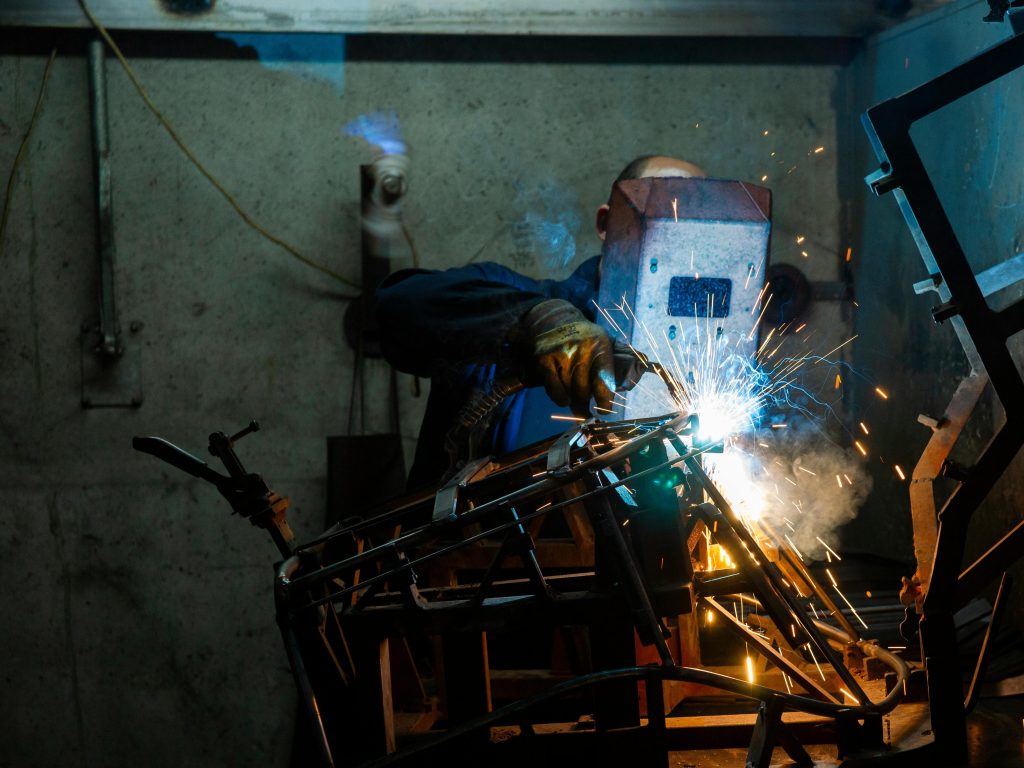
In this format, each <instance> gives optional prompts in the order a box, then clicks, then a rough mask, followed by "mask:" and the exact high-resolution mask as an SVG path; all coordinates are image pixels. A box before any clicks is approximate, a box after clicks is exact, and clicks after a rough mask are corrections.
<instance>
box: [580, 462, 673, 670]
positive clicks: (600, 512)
mask: <svg viewBox="0 0 1024 768" xmlns="http://www.w3.org/2000/svg"><path fill="white" fill-rule="evenodd" d="M598 478H599V479H598V482H600V476H598ZM594 517H595V518H596V522H597V523H598V526H599V527H600V528H602V529H604V534H605V538H606V540H607V541H608V542H609V543H610V544H611V545H612V548H613V550H614V554H615V565H616V567H617V570H618V572H619V578H621V579H622V580H623V582H625V583H624V584H623V588H624V589H626V590H628V591H629V592H632V593H633V597H634V599H635V600H637V601H638V602H639V605H640V612H641V613H642V615H643V618H644V621H645V622H646V623H647V625H648V626H649V627H650V630H651V637H652V639H653V640H654V647H655V648H657V649H658V656H659V657H660V658H661V663H662V664H665V665H669V666H671V665H672V664H674V663H675V661H674V660H673V658H672V652H671V651H669V649H668V643H666V642H665V635H664V633H663V632H662V626H661V621H660V620H659V619H658V617H657V615H656V614H655V613H654V606H653V605H651V596H650V595H649V594H648V593H647V586H646V585H645V584H644V582H643V579H642V578H641V577H640V572H639V571H638V570H637V567H636V559H635V558H634V557H633V553H632V552H630V551H629V545H627V544H626V539H625V537H624V536H623V535H622V529H621V528H620V527H619V521H618V520H617V519H616V517H615V510H614V509H612V504H611V502H610V501H608V497H607V496H601V497H599V498H598V499H597V511H596V513H594Z"/></svg>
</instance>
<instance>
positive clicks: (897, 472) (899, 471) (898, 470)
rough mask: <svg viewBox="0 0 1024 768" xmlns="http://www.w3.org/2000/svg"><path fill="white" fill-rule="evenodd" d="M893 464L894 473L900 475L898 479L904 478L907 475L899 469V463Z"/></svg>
mask: <svg viewBox="0 0 1024 768" xmlns="http://www.w3.org/2000/svg"><path fill="white" fill-rule="evenodd" d="M894 466H895V467H896V474H897V475H899V476H900V480H906V479H907V476H906V475H905V474H903V470H902V469H900V465H899V464H896V465H894Z"/></svg>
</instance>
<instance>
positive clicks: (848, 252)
mask: <svg viewBox="0 0 1024 768" xmlns="http://www.w3.org/2000/svg"><path fill="white" fill-rule="evenodd" d="M846 260H847V261H853V248H847V249H846Z"/></svg>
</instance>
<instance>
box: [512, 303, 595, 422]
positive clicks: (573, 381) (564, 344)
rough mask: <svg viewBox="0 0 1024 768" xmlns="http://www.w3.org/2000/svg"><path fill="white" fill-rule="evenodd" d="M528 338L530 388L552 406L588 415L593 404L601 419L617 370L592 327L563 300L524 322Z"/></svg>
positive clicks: (536, 311) (537, 308)
mask: <svg viewBox="0 0 1024 768" xmlns="http://www.w3.org/2000/svg"><path fill="white" fill-rule="evenodd" d="M521 326H522V331H523V332H524V335H525V337H526V339H525V340H526V347H527V350H526V351H527V355H528V361H527V377H526V382H525V383H526V384H527V385H528V386H536V385H537V384H541V385H543V387H544V389H545V391H546V392H547V393H548V397H550V398H551V399H552V400H553V401H554V402H556V403H557V404H558V405H561V406H566V405H569V406H571V407H572V410H573V413H575V414H576V415H577V416H589V415H590V400H591V398H593V399H594V401H595V402H596V405H597V409H598V413H599V414H606V413H608V412H609V411H610V410H611V407H612V391H613V390H614V389H615V367H614V358H613V351H612V340H611V338H610V337H609V336H608V333H607V332H606V331H605V330H604V329H603V328H601V327H600V326H599V325H597V324H596V323H592V322H590V321H589V320H588V319H587V318H586V317H585V316H584V315H583V313H582V312H580V311H579V310H578V309H577V308H576V307H575V306H573V305H572V304H570V303H569V302H568V301H564V300H563V299H549V300H547V301H542V302H541V303H540V304H537V305H536V306H534V307H533V309H531V310H530V311H529V312H527V313H526V315H524V316H523V319H522V323H521Z"/></svg>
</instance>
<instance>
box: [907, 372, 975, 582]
mask: <svg viewBox="0 0 1024 768" xmlns="http://www.w3.org/2000/svg"><path fill="white" fill-rule="evenodd" d="M987 384H988V376H986V375H985V373H984V372H982V373H975V374H971V375H969V376H966V377H965V378H964V379H963V380H961V382H960V385H959V386H958V387H957V389H956V392H955V393H954V394H953V398H952V399H951V400H950V401H949V405H948V406H947V407H946V412H945V413H944V414H943V415H942V417H941V418H940V419H938V420H937V423H936V425H935V426H934V427H932V430H933V431H932V436H931V439H930V440H929V441H928V445H926V446H925V449H924V451H923V452H922V453H921V458H920V459H918V461H917V465H916V466H915V467H914V472H913V474H912V476H911V479H910V514H911V518H912V520H913V525H914V556H915V557H916V559H917V573H916V577H917V580H918V582H919V584H920V586H921V590H922V592H926V591H927V589H928V582H929V581H930V579H931V572H932V561H933V559H934V557H935V542H936V540H937V538H938V535H939V522H938V514H937V511H936V506H935V490H934V482H935V478H937V477H939V476H940V474H941V473H942V465H943V463H944V462H945V461H946V459H947V458H949V454H950V451H952V450H953V446H954V445H956V441H957V440H958V439H959V438H960V433H961V432H962V431H963V428H964V426H965V425H966V424H967V421H968V419H969V418H970V416H971V414H972V413H973V412H974V407H975V405H977V403H978V398H979V397H981V393H982V392H983V391H984V389H985V386H986V385H987Z"/></svg>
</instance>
